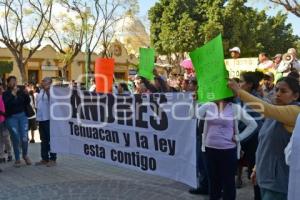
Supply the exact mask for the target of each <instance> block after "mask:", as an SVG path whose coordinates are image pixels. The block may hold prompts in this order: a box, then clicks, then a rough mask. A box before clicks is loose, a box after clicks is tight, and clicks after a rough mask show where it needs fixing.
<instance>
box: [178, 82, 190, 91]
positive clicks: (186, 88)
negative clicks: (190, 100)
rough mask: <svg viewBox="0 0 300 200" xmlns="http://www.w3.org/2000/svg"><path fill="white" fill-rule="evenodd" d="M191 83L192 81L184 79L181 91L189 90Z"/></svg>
mask: <svg viewBox="0 0 300 200" xmlns="http://www.w3.org/2000/svg"><path fill="white" fill-rule="evenodd" d="M189 83H190V81H189V80H188V79H184V80H183V81H182V82H181V85H180V91H181V92H187V91H188V87H189Z"/></svg>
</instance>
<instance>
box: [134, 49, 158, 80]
mask: <svg viewBox="0 0 300 200" xmlns="http://www.w3.org/2000/svg"><path fill="white" fill-rule="evenodd" d="M154 57H155V52H154V49H152V48H140V64H139V73H138V74H139V76H142V77H144V78H146V79H148V80H153V78H154V76H153V68H154V59H155V58H154Z"/></svg>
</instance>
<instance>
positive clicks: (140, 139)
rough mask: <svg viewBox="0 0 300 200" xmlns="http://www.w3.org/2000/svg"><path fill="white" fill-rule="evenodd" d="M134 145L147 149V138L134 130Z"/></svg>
mask: <svg viewBox="0 0 300 200" xmlns="http://www.w3.org/2000/svg"><path fill="white" fill-rule="evenodd" d="M135 137H136V145H137V147H139V148H142V149H149V145H148V138H147V137H146V136H144V135H140V134H139V133H138V132H135Z"/></svg>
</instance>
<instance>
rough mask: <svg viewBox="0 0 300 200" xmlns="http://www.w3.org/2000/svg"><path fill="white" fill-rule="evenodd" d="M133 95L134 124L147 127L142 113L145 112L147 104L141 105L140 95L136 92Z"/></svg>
mask: <svg viewBox="0 0 300 200" xmlns="http://www.w3.org/2000/svg"><path fill="white" fill-rule="evenodd" d="M134 97H135V112H136V121H135V126H136V127H140V128H148V123H147V121H144V120H143V114H144V113H147V105H143V99H142V95H140V94H136V95H134Z"/></svg>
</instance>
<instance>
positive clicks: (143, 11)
mask: <svg viewBox="0 0 300 200" xmlns="http://www.w3.org/2000/svg"><path fill="white" fill-rule="evenodd" d="M158 1H159V0H139V3H140V12H139V17H140V18H141V19H142V22H143V23H144V24H145V26H146V28H147V29H149V26H150V24H149V21H148V18H147V13H148V10H149V9H150V8H151V7H152V6H154V4H155V3H156V2H158ZM247 5H248V6H251V7H254V8H257V9H259V10H261V9H264V8H268V12H267V13H268V15H275V14H276V13H277V11H279V10H282V11H284V8H283V7H281V6H278V7H276V8H274V7H270V4H268V3H267V1H265V2H264V3H257V1H252V2H250V3H248V4H247ZM284 12H285V11H284ZM287 22H288V23H291V24H292V26H293V30H294V34H296V35H298V36H300V18H299V17H296V16H295V15H293V14H291V13H290V14H289V15H288V20H287ZM147 31H148V32H149V30H147Z"/></svg>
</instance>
